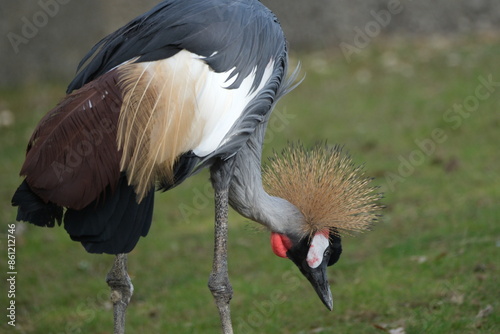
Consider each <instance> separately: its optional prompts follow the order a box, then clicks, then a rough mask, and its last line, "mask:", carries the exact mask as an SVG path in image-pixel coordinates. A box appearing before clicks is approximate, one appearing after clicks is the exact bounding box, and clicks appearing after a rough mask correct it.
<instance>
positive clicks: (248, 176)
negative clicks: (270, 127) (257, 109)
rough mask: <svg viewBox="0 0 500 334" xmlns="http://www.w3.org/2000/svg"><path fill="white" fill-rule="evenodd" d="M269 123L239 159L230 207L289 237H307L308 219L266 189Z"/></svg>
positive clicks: (241, 151) (258, 129) (263, 126)
mask: <svg viewBox="0 0 500 334" xmlns="http://www.w3.org/2000/svg"><path fill="white" fill-rule="evenodd" d="M266 123H267V122H264V123H261V124H260V125H259V126H257V127H256V129H255V132H254V133H253V134H252V135H251V136H250V138H249V139H248V141H247V142H246V143H245V145H243V147H242V149H241V150H240V151H239V152H238V154H237V155H236V157H235V158H234V159H235V166H234V172H233V177H232V180H231V185H230V189H229V204H230V205H231V207H232V208H233V209H235V210H236V211H237V212H238V213H239V214H241V215H242V216H244V217H246V218H249V219H251V220H253V221H256V222H257V223H260V224H262V225H264V226H266V227H268V228H269V229H270V230H271V231H272V232H277V233H285V234H288V235H297V236H298V235H301V234H302V233H303V230H302V228H303V224H304V216H303V215H302V214H301V213H300V211H299V210H298V209H297V207H296V206H295V205H293V204H292V203H290V202H288V201H287V200H285V199H283V198H279V197H275V196H271V195H269V194H268V193H267V192H266V191H265V190H264V188H263V186H262V175H261V155H262V143H263V140H264V134H265V130H266V125H267V124H266Z"/></svg>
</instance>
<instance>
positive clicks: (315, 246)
mask: <svg viewBox="0 0 500 334" xmlns="http://www.w3.org/2000/svg"><path fill="white" fill-rule="evenodd" d="M329 246H330V241H329V240H328V236H325V234H323V233H316V235H315V236H314V237H313V239H312V242H311V246H310V247H309V252H308V253H307V258H306V260H307V264H308V265H309V267H311V268H313V269H314V268H317V267H318V266H319V265H320V264H321V262H322V261H323V254H324V253H325V250H326V249H327V248H328V247H329Z"/></svg>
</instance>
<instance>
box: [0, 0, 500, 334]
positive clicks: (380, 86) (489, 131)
mask: <svg viewBox="0 0 500 334" xmlns="http://www.w3.org/2000/svg"><path fill="white" fill-rule="evenodd" d="M262 2H263V3H264V4H265V5H267V6H268V7H269V8H271V9H272V10H273V11H274V12H275V13H276V15H277V16H278V18H279V20H280V22H281V24H282V26H283V29H284V31H285V34H286V36H287V38H288V41H289V48H290V55H291V62H292V63H293V64H296V63H298V62H299V61H300V63H301V65H302V73H303V74H304V75H305V80H304V81H303V83H302V84H301V85H300V86H299V87H298V88H297V89H295V90H294V91H293V92H292V93H290V94H289V95H288V96H287V97H286V98H284V99H283V100H282V101H280V103H279V105H278V107H277V108H276V109H275V111H274V113H273V116H272V119H271V122H270V123H269V126H268V133H267V137H266V145H265V149H264V154H263V155H264V156H265V157H266V156H269V155H271V153H272V152H273V150H274V151H280V150H281V149H282V148H283V147H285V146H286V145H287V142H288V141H294V140H299V139H300V140H301V141H302V142H304V143H305V144H306V145H312V144H314V143H315V142H318V141H321V140H327V141H328V142H329V143H331V144H337V143H338V144H343V145H345V149H346V151H349V153H350V154H351V155H352V157H353V159H354V160H355V162H356V163H357V164H364V166H365V171H366V175H367V176H374V177H375V181H374V185H376V186H378V187H379V189H380V191H381V192H383V193H384V194H385V198H384V200H383V203H384V204H385V205H386V206H387V208H386V209H385V210H384V217H383V218H382V219H381V221H380V222H379V223H377V224H376V225H375V226H374V230H373V231H371V232H368V233H365V234H362V235H359V236H356V237H345V238H344V253H343V256H342V258H341V260H340V261H339V263H338V264H336V265H335V266H334V267H332V268H330V269H329V270H330V271H329V274H330V283H331V285H332V292H333V295H334V300H335V309H334V311H333V312H331V313H330V312H327V311H326V310H324V307H323V306H322V305H321V303H320V302H319V300H317V297H316V296H315V293H314V291H313V290H312V288H311V287H310V286H309V283H308V282H306V281H305V280H304V279H303V278H302V277H301V276H300V274H299V273H298V271H297V269H296V268H294V267H292V266H293V265H292V264H291V263H290V262H289V261H284V260H282V259H279V258H276V257H275V256H274V255H273V254H272V252H271V250H270V247H269V236H268V233H267V232H266V231H263V230H262V229H260V228H259V227H257V226H255V225H256V224H254V223H252V222H249V221H247V220H245V219H244V218H242V217H240V216H238V215H237V214H235V213H234V212H233V213H232V214H231V216H230V219H231V223H232V225H231V230H230V238H231V239H230V241H229V247H230V249H229V251H230V276H231V281H232V283H233V288H234V290H235V296H234V298H233V301H232V308H233V322H234V327H235V330H236V333H356V334H357V333H384V332H386V333H392V334H396V333H397V334H403V333H418V334H420V333H436V334H438V333H439V334H441V333H500V315H499V312H500V302H499V300H500V289H499V288H498V277H500V263H499V261H498V259H499V258H500V224H499V220H500V176H499V175H500V173H499V172H500V165H499V161H500V149H499V145H498V143H499V142H500V131H499V130H500V61H499V55H500V2H498V1H496V0H440V1H432V0H419V1H416V0H415V1H411V0H365V1H362V0H311V1H291V0H267V1H262ZM156 3H157V1H153V0H147V1H126V0H123V1H115V0H108V1H97V0H87V1H71V0H40V1H4V0H1V1H0V32H1V35H2V38H0V175H1V178H0V228H1V230H0V237H1V239H0V246H1V249H2V252H1V255H0V270H1V272H3V273H6V272H7V271H8V270H7V253H6V249H7V247H6V243H7V242H6V241H7V233H8V229H7V225H8V224H12V223H14V221H15V215H16V212H15V209H13V208H12V207H11V206H10V199H11V196H12V194H13V192H14V190H15V189H16V187H17V186H18V185H19V183H20V182H21V178H19V177H18V176H17V175H18V173H19V169H20V167H21V165H22V162H23V156H24V152H25V147H26V144H27V141H28V139H29V137H30V135H31V133H32V131H33V129H34V127H35V125H36V124H37V122H38V121H39V119H40V118H41V117H42V116H43V115H44V114H45V113H46V112H47V111H49V110H50V109H51V108H53V106H55V104H56V103H57V102H58V101H59V100H60V99H61V98H62V97H63V96H64V91H65V87H66V85H67V84H68V83H69V82H70V81H71V79H72V77H73V75H74V74H75V71H76V67H77V65H78V63H79V61H80V59H81V58H82V57H83V56H84V55H85V54H86V52H87V51H88V50H89V49H90V48H91V47H92V46H93V45H94V44H95V43H96V42H97V41H99V40H100V39H101V38H103V37H104V36H106V35H107V34H109V33H111V32H112V31H114V30H115V29H117V28H119V27H120V26H122V25H123V24H125V23H126V22H128V21H129V20H130V19H132V18H133V17H135V16H137V15H139V14H141V13H143V12H145V11H146V10H148V9H150V8H151V7H152V6H153V5H154V4H156ZM265 161H266V158H264V159H263V162H264V163H265ZM212 222H213V199H212V191H211V189H210V185H209V182H208V174H207V173H201V174H199V175H197V176H195V177H192V178H190V179H189V180H187V181H186V182H185V183H184V184H182V185H181V186H179V187H178V188H176V189H175V190H172V191H169V192H167V193H165V194H158V196H157V197H156V208H155V215H154V220H153V226H152V229H151V231H150V233H149V235H148V237H147V238H145V239H143V240H141V241H140V242H139V244H138V246H137V247H136V249H135V250H134V251H133V252H132V253H131V256H130V263H129V271H130V274H131V276H132V279H133V281H134V285H135V294H134V297H133V299H132V302H131V304H130V306H129V312H128V319H127V321H128V324H127V326H128V329H129V331H130V332H131V333H135V332H138V331H140V330H141V331H145V332H148V333H160V332H162V333H163V332H169V333H218V332H219V324H218V315H217V312H216V308H215V306H214V305H213V302H212V297H211V295H210V292H209V291H208V289H207V288H206V283H207V280H208V275H209V272H210V269H211V258H212V256H211V250H212V235H213V231H212V230H213V223H212ZM15 233H16V237H17V238H16V261H17V262H16V266H17V267H16V270H17V272H18V275H17V280H16V288H17V291H16V296H15V301H16V327H15V328H13V327H12V326H9V325H7V324H6V323H5V317H4V316H3V319H4V320H2V322H1V324H0V329H1V330H0V331H1V332H6V333H17V332H18V333H109V332H111V328H112V321H111V319H112V310H111V304H110V302H109V300H108V288H107V285H106V283H105V280H104V277H105V275H106V273H107V271H108V270H109V268H110V266H111V264H112V260H113V259H112V257H111V256H96V255H89V254H86V253H85V252H84V250H83V248H82V247H81V246H80V245H78V244H77V243H74V242H72V241H71V240H69V238H68V236H67V235H66V233H65V231H64V229H63V228H54V229H42V228H36V227H34V226H30V225H27V224H22V223H20V224H17V225H16V232H15ZM4 275H6V274H4ZM2 286H3V285H2ZM10 299H11V298H10V297H9V298H7V287H6V288H5V289H2V291H1V292H0V300H1V301H2V303H1V305H2V309H3V310H5V307H4V306H3V305H8V304H7V303H8V302H9V301H10Z"/></svg>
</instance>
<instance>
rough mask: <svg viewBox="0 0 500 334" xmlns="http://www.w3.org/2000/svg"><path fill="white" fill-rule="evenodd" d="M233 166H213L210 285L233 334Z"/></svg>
mask: <svg viewBox="0 0 500 334" xmlns="http://www.w3.org/2000/svg"><path fill="white" fill-rule="evenodd" d="M226 167H227V166H226ZM231 167H232V164H230V165H229V169H226V168H212V175H211V176H212V184H213V186H214V190H215V236H214V238H215V240H214V261H213V266H212V273H211V274H210V279H209V281H208V287H209V289H210V291H211V292H212V295H213V297H214V299H215V304H216V305H217V308H218V309H219V315H220V320H221V325H222V333H223V334H233V326H232V324H231V311H230V308H229V302H230V301H231V298H232V296H233V288H232V287H231V283H230V282H229V275H228V271H227V237H228V236H227V231H228V210H229V204H228V193H229V181H230V175H231V173H230V172H231V171H232V168H231Z"/></svg>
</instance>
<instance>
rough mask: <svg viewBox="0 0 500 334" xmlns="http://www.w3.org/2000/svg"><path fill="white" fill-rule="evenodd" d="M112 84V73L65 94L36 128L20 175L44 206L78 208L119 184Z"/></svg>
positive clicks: (117, 101) (116, 94)
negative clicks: (51, 204) (48, 204)
mask: <svg viewBox="0 0 500 334" xmlns="http://www.w3.org/2000/svg"><path fill="white" fill-rule="evenodd" d="M117 80H118V78H117V73H116V72H109V73H108V74H106V75H103V76H101V77H100V78H99V79H97V80H95V81H92V82H91V83H89V84H88V85H86V86H84V87H83V88H81V89H79V90H77V91H75V92H73V93H72V94H69V95H67V96H66V97H65V98H64V99H63V101H61V103H59V104H58V105H57V106H56V107H55V108H54V109H52V110H51V111H50V112H49V113H47V114H46V115H45V116H44V117H43V118H42V120H41V121H40V122H39V123H38V125H37V127H36V129H35V131H34V132H33V135H32V136H31V139H30V141H29V144H28V148H27V153H26V160H25V162H24V164H23V167H22V169H21V173H20V174H21V175H25V176H26V181H27V182H28V184H29V185H30V187H31V189H32V190H33V192H35V193H36V194H37V195H38V196H39V197H40V198H42V199H43V200H44V201H45V202H46V203H47V202H52V203H56V204H58V205H60V206H65V207H70V208H73V209H81V208H83V207H85V206H87V205H88V204H89V203H91V202H92V201H94V200H95V199H96V198H98V197H99V195H100V194H101V193H102V192H103V191H104V189H105V188H106V187H107V186H108V185H116V183H117V182H118V179H119V177H120V169H119V162H120V157H121V152H119V151H118V149H117V144H116V130H117V127H116V124H117V123H118V116H119V113H120V106H121V92H120V91H119V89H118V86H117ZM97 166H98V168H97Z"/></svg>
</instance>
